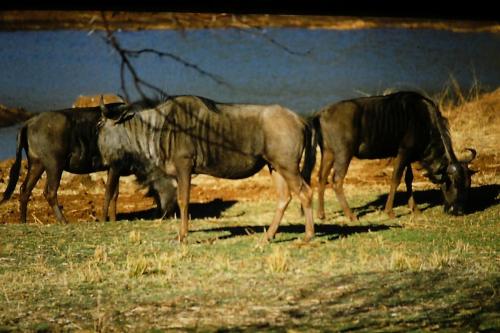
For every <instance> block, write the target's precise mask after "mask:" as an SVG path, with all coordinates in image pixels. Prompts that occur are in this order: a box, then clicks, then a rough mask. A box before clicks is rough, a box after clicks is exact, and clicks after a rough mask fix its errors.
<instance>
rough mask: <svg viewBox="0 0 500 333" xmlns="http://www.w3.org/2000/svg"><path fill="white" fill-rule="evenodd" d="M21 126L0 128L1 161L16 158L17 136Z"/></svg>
mask: <svg viewBox="0 0 500 333" xmlns="http://www.w3.org/2000/svg"><path fill="white" fill-rule="evenodd" d="M18 128H19V125H16V126H10V127H4V128H0V161H1V160H5V159H8V158H13V157H15V156H16V136H17V130H18Z"/></svg>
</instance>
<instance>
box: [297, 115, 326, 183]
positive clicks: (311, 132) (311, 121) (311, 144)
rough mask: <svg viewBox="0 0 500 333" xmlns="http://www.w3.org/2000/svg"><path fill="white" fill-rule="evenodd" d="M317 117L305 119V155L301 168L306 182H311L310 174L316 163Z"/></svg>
mask: <svg viewBox="0 0 500 333" xmlns="http://www.w3.org/2000/svg"><path fill="white" fill-rule="evenodd" d="M319 132H320V131H319V119H318V117H316V116H312V117H309V118H308V119H307V126H306V135H305V156H304V166H303V168H302V172H301V173H302V177H303V178H304V180H305V181H306V183H307V184H309V185H310V184H311V174H312V172H313V170H314V166H315V164H316V147H317V145H318V139H319V137H318V135H321V133H319Z"/></svg>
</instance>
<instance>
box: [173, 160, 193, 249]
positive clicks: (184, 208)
mask: <svg viewBox="0 0 500 333" xmlns="http://www.w3.org/2000/svg"><path fill="white" fill-rule="evenodd" d="M175 168H176V171H177V204H178V205H179V210H180V213H181V225H180V228H179V236H178V240H179V242H184V241H185V239H186V237H187V235H188V230H189V215H188V207H189V195H190V191H191V170H192V162H191V160H189V159H182V161H180V162H178V163H176V166H175Z"/></svg>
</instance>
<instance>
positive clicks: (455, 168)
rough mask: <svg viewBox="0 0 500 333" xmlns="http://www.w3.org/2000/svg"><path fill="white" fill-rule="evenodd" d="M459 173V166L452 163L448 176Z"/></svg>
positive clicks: (447, 170) (449, 166)
mask: <svg viewBox="0 0 500 333" xmlns="http://www.w3.org/2000/svg"><path fill="white" fill-rule="evenodd" d="M457 171H458V168H457V165H456V164H455V163H451V164H450V165H448V168H447V169H446V173H448V174H454V173H456V172H457Z"/></svg>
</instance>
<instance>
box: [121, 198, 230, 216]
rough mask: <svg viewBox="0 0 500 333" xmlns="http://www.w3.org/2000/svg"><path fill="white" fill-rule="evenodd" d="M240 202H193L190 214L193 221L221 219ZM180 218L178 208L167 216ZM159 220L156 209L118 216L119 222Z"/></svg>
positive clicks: (217, 200)
mask: <svg viewBox="0 0 500 333" xmlns="http://www.w3.org/2000/svg"><path fill="white" fill-rule="evenodd" d="M237 202H238V201H236V200H226V201H223V200H222V199H214V200H212V201H210V202H205V203H198V202H193V203H190V204H189V214H190V215H191V218H192V219H204V218H219V217H221V215H222V212H224V211H225V210H226V209H228V208H230V207H232V206H233V205H234V204H236V203H237ZM174 214H175V215H176V216H180V213H179V208H178V207H176V208H175V211H174V213H172V214H170V215H167V216H166V218H169V217H174ZM157 218H159V216H158V214H157V210H156V208H151V209H146V210H141V211H137V212H130V213H120V214H118V216H117V219H118V220H137V219H144V220H152V219H157Z"/></svg>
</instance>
